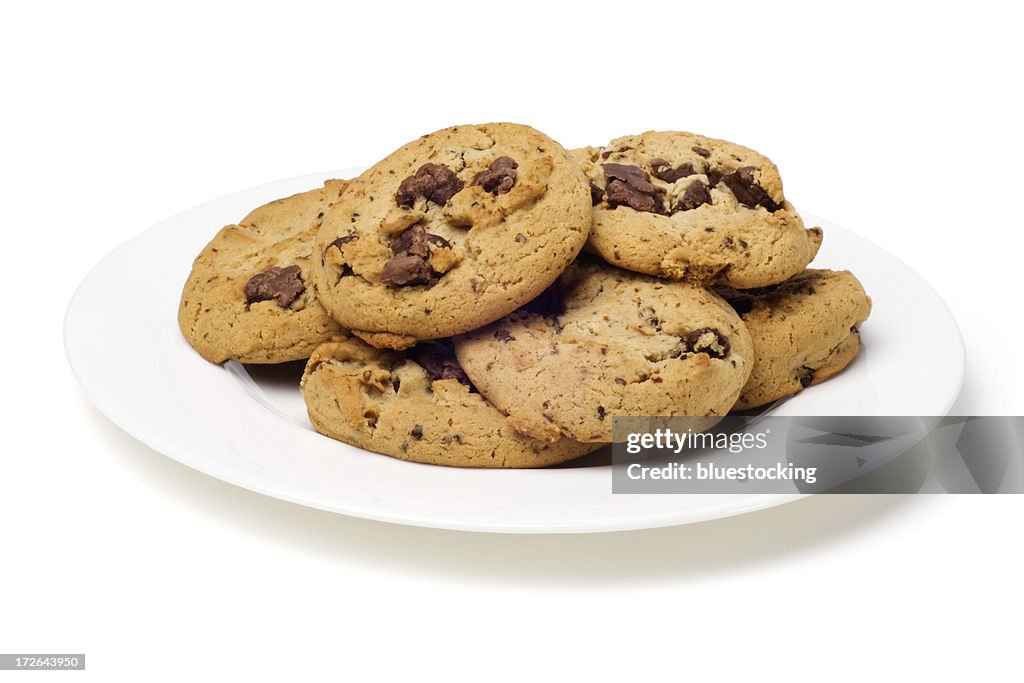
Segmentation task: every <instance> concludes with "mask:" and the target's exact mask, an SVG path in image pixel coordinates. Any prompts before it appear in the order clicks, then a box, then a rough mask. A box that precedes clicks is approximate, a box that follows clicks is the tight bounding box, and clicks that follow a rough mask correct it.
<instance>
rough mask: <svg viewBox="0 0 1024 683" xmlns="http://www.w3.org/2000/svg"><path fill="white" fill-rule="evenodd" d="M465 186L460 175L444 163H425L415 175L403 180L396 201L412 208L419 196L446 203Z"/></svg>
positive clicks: (402, 205) (442, 203)
mask: <svg viewBox="0 0 1024 683" xmlns="http://www.w3.org/2000/svg"><path fill="white" fill-rule="evenodd" d="M464 186H465V183H463V182H462V181H461V180H459V177H458V176H457V175H455V172H454V171H452V170H451V169H450V168H448V167H447V166H444V165H443V164H423V165H422V166H420V167H419V169H418V170H417V171H416V173H415V174H414V175H411V176H409V177H408V178H406V179H405V180H403V181H402V182H401V183H400V184H399V186H398V191H397V192H396V193H395V202H396V203H397V204H398V205H399V206H401V207H404V208H406V209H410V208H412V205H413V204H415V203H416V199H417V198H418V197H424V198H425V199H427V200H428V201H431V202H434V203H435V204H440V205H442V206H443V205H444V204H445V202H447V201H448V200H449V199H451V198H452V197H453V196H454V195H455V193H457V192H458V191H459V190H461V189H462V188H463V187H464Z"/></svg>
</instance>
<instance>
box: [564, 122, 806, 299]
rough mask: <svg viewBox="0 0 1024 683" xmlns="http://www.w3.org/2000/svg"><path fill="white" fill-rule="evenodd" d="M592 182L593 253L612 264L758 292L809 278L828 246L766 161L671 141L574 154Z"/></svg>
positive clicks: (673, 135)
mask: <svg viewBox="0 0 1024 683" xmlns="http://www.w3.org/2000/svg"><path fill="white" fill-rule="evenodd" d="M572 154H573V156H574V157H576V159H577V161H579V162H580V164H581V166H582V168H583V170H584V173H585V174H586V175H587V178H588V180H589V187H590V190H591V193H592V203H593V227H592V229H591V234H590V239H589V241H588V243H587V249H588V251H593V252H595V253H597V254H600V256H601V257H602V258H603V259H604V260H605V261H607V262H608V263H610V264H612V265H615V266H618V267H620V268H626V269H628V270H634V271H637V272H641V273H647V274H649V275H657V276H660V277H665V278H668V279H672V280H686V281H689V282H693V283H698V284H722V285H727V286H731V287H739V288H747V287H761V286H765V285H770V284H775V283H778V282H782V281H783V280H785V279H786V278H788V277H791V276H793V275H795V274H797V273H799V272H800V271H802V270H803V269H804V268H805V267H806V266H807V264H808V263H810V262H811V260H812V259H813V258H814V256H815V254H817V252H818V247H819V246H820V245H821V237H822V233H821V229H820V228H812V229H810V230H808V229H805V228H804V224H803V221H802V220H801V219H800V216H799V214H797V212H796V210H795V209H794V208H793V206H792V205H791V204H790V203H789V202H787V201H786V199H785V197H784V196H783V193H782V179H781V178H780V176H779V171H778V169H777V168H776V167H775V164H773V163H772V162H771V161H770V160H769V159H767V158H766V157H764V156H762V155H761V154H758V153H757V152H755V151H753V150H751V149H748V148H746V147H741V146H740V145H736V144H733V143H731V142H727V141H725V140H716V139H714V138H709V137H705V136H702V135H696V134H694V133H685V132H674V131H650V132H647V133H642V134H640V135H630V136H626V137H621V138H617V139H615V140H612V141H611V142H609V143H608V144H607V145H606V146H605V147H585V148H582V149H577V150H573V151H572Z"/></svg>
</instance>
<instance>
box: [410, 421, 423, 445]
mask: <svg viewBox="0 0 1024 683" xmlns="http://www.w3.org/2000/svg"><path fill="white" fill-rule="evenodd" d="M409 436H411V437H412V438H414V439H416V440H417V441H419V440H420V439H422V438H423V427H422V425H416V426H415V427H413V428H412V431H411V432H409Z"/></svg>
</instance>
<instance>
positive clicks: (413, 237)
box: [388, 223, 437, 258]
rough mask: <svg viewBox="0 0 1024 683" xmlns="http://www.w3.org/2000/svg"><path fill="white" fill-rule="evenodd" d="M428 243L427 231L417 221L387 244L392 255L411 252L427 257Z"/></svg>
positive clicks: (428, 254) (428, 251)
mask: <svg viewBox="0 0 1024 683" xmlns="http://www.w3.org/2000/svg"><path fill="white" fill-rule="evenodd" d="M434 237H437V235H434ZM429 244H430V240H429V239H427V231H426V230H424V229H423V226H422V225H420V224H418V223H417V224H416V225H413V226H412V227H409V228H406V229H405V230H403V231H402V232H401V233H400V234H399V235H398V237H396V238H394V239H393V240H391V244H390V245H388V246H389V247H390V248H391V255H392V256H398V255H399V254H411V255H412V256H420V257H422V258H427V257H428V256H430V248H429V247H428V245H429Z"/></svg>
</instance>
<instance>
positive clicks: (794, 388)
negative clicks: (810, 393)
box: [718, 270, 871, 410]
mask: <svg viewBox="0 0 1024 683" xmlns="http://www.w3.org/2000/svg"><path fill="white" fill-rule="evenodd" d="M718 291H719V293H721V294H722V296H724V297H725V299H726V301H728V302H729V303H730V304H731V305H732V306H733V308H734V309H736V312H737V313H739V314H740V316H741V317H742V318H743V322H744V324H746V326H747V330H749V331H750V336H751V338H752V339H753V342H754V370H753V372H751V374H750V378H749V379H748V380H747V383H746V386H744V387H743V391H742V392H741V393H740V398H739V401H738V402H737V403H736V410H747V409H749V408H756V407H758V406H762V405H765V404H767V403H771V402H772V401H776V400H778V399H780V398H783V397H784V396H789V395H791V394H795V393H797V392H799V391H801V390H803V389H804V388H806V387H809V386H811V385H812V384H819V383H821V382H824V381H825V380H827V379H828V378H830V377H832V376H833V375H836V374H837V373H839V372H840V371H841V370H843V368H845V367H846V366H847V365H849V364H850V362H851V361H852V360H853V359H854V357H855V356H856V355H857V352H858V351H860V332H859V330H860V325H861V323H863V322H864V321H865V320H866V319H867V317H868V314H869V313H870V312H871V299H870V298H868V296H867V294H865V293H864V288H863V287H862V286H861V284H860V282H859V281H858V280H857V278H855V277H854V276H853V274H852V273H850V272H849V271H845V270H844V271H834V270H805V271H804V272H803V273H800V274H799V275H797V276H795V277H792V278H790V279H789V280H787V281H786V282H784V283H782V284H780V285H775V286H773V287H765V288H762V289H754V290H745V291H737V290H735V289H727V288H720V289H718Z"/></svg>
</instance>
